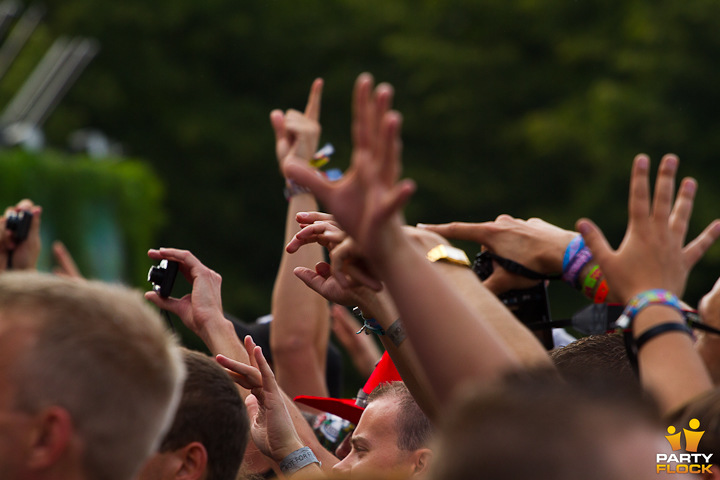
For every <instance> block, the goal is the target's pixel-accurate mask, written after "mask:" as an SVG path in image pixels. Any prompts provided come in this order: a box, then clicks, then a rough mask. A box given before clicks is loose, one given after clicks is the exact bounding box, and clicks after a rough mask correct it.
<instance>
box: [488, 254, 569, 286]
mask: <svg viewBox="0 0 720 480" xmlns="http://www.w3.org/2000/svg"><path fill="white" fill-rule="evenodd" d="M479 255H486V256H488V257H490V258H491V259H492V260H494V261H495V262H496V263H497V264H498V265H500V266H501V267H502V268H504V269H505V270H507V271H508V272H510V273H514V274H516V275H521V276H523V277H525V278H529V279H531V280H558V279H559V278H560V277H561V275H560V274H555V275H545V274H544V273H539V272H536V271H535V270H530V269H529V268H527V267H526V266H525V265H522V264H520V263H517V262H515V261H513V260H510V259H509V258H505V257H501V256H500V255H498V254H496V253H492V252H491V251H489V250H483V251H482V252H481V253H480V254H479ZM479 255H478V256H479Z"/></svg>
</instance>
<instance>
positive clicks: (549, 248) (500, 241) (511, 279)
mask: <svg viewBox="0 0 720 480" xmlns="http://www.w3.org/2000/svg"><path fill="white" fill-rule="evenodd" d="M418 228H421V229H423V230H429V231H432V232H435V233H438V234H440V235H442V236H443V237H445V238H448V239H451V240H452V239H457V240H470V241H473V242H476V243H478V244H480V245H482V246H483V247H485V248H487V249H488V250H489V251H490V252H492V253H495V254H497V255H499V256H501V257H504V258H507V259H510V260H513V261H515V262H517V263H519V264H521V265H523V266H525V267H527V268H529V269H530V270H533V271H535V272H538V273H542V274H545V275H552V274H558V273H561V272H562V264H563V253H564V251H565V248H566V247H567V245H568V243H570V241H571V240H572V239H573V238H575V236H576V235H577V232H573V231H570V230H565V229H563V228H560V227H557V226H555V225H552V224H550V223H548V222H546V221H544V220H542V219H539V218H530V219H528V220H521V219H519V218H513V217H511V216H510V215H500V216H499V217H497V218H496V219H495V221H493V222H482V223H465V222H452V223H446V224H441V225H427V224H418ZM493 266H494V268H493V273H492V274H491V275H490V277H488V278H487V279H486V280H485V281H484V283H485V286H486V287H487V288H488V289H490V290H491V291H493V292H495V293H502V292H505V291H507V290H511V289H523V288H529V287H532V286H533V285H535V284H536V283H537V280H531V279H527V278H525V277H522V276H520V275H517V274H513V273H510V272H508V271H507V270H505V269H503V268H502V266H500V265H498V264H497V263H495V262H493Z"/></svg>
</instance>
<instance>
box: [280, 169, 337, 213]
mask: <svg viewBox="0 0 720 480" xmlns="http://www.w3.org/2000/svg"><path fill="white" fill-rule="evenodd" d="M285 174H286V177H287V178H289V179H291V180H293V181H294V182H295V183H297V184H298V185H302V186H304V187H307V188H309V189H310V191H312V194H313V195H314V196H315V198H317V199H318V200H320V202H321V203H327V200H328V195H329V193H330V190H331V188H332V186H331V185H330V181H329V180H327V179H326V178H325V177H323V176H322V175H321V174H320V173H319V172H318V171H317V170H316V169H315V168H313V167H311V166H309V165H302V164H299V163H295V162H293V163H290V164H289V165H288V166H287V167H286V170H285Z"/></svg>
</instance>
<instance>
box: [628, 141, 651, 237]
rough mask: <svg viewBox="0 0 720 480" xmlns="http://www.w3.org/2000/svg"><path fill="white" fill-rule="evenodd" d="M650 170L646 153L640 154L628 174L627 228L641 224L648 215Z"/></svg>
mask: <svg viewBox="0 0 720 480" xmlns="http://www.w3.org/2000/svg"><path fill="white" fill-rule="evenodd" d="M649 171H650V159H649V158H648V156H647V155H644V154H640V155H638V156H636V157H635V161H634V162H633V167H632V174H631V175H630V196H629V200H628V213H629V217H630V218H629V219H628V228H632V226H633V225H634V224H636V223H640V224H643V223H645V222H647V221H648V219H649V216H650V182H649V180H648V175H649Z"/></svg>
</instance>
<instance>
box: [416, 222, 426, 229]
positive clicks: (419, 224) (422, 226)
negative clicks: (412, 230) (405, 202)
mask: <svg viewBox="0 0 720 480" xmlns="http://www.w3.org/2000/svg"><path fill="white" fill-rule="evenodd" d="M415 226H416V227H417V228H427V225H426V224H424V223H416V224H415Z"/></svg>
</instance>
